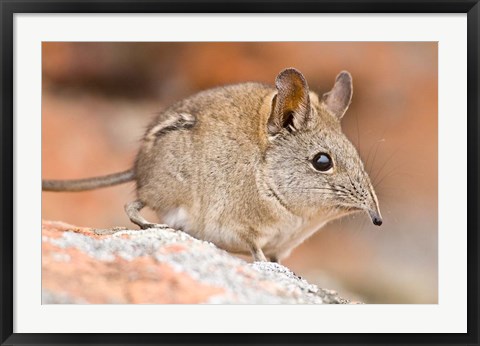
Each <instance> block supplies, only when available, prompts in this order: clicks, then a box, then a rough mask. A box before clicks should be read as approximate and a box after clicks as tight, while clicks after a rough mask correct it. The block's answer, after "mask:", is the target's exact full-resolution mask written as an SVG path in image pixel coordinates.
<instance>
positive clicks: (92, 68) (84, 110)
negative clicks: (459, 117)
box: [42, 42, 438, 303]
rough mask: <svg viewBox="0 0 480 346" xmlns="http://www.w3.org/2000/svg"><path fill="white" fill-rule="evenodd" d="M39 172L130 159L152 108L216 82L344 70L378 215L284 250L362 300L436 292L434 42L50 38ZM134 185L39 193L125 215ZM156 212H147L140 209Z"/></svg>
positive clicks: (326, 79)
mask: <svg viewBox="0 0 480 346" xmlns="http://www.w3.org/2000/svg"><path fill="white" fill-rule="evenodd" d="M42 59H43V61H42V69H43V79H42V81H43V85H42V177H43V178H44V179H74V178H84V177H90V176H96V175H103V174H108V173H113V172H117V171H121V170H125V169H127V168H129V167H131V165H132V163H133V160H134V158H135V154H136V150H137V149H138V147H139V140H140V139H141V137H142V135H143V132H144V129H145V127H146V126H147V124H148V123H149V121H150V120H151V119H152V118H153V116H154V115H155V113H156V112H158V111H160V110H162V109H163V108H165V107H167V106H168V105H169V104H171V103H173V102H175V101H177V100H179V99H181V98H184V97H186V96H189V95H191V94H193V93H195V92H197V91H199V90H202V89H206V88H209V87H214V86H218V85H222V84H231V83H237V82H245V81H260V82H266V83H270V84H273V82H274V80H275V77H276V75H277V74H278V72H280V71H281V70H282V69H284V68H286V67H295V68H297V69H299V70H300V71H301V72H302V73H303V74H304V75H305V77H306V78H307V81H308V83H309V86H310V89H311V90H313V91H316V92H318V93H319V94H322V93H324V92H327V91H328V90H329V89H330V88H331V86H332V85H333V82H334V79H335V76H336V75H337V73H338V72H340V71H341V70H348V71H349V72H350V73H351V74H352V76H353V86H354V93H353V102H352V105H351V106H350V108H349V110H348V112H347V114H346V115H345V117H344V119H343V129H344V132H345V133H346V134H347V136H348V137H349V138H350V140H351V141H352V142H353V143H354V144H355V145H356V147H357V148H358V149H359V151H360V155H361V156H362V158H363V160H364V162H365V164H366V167H367V171H368V172H369V173H370V177H371V178H372V181H373V182H374V185H375V188H376V191H377V195H378V197H379V201H380V206H381V209H382V213H383V217H384V223H383V225H382V226H381V227H376V226H373V225H372V224H371V222H370V220H369V219H368V217H367V216H366V215H364V214H358V215H355V216H352V217H347V218H344V219H341V220H338V221H335V222H333V223H331V224H329V225H327V226H326V227H324V228H323V229H322V230H321V231H319V232H317V233H316V234H315V235H314V236H312V237H311V238H310V239H308V240H307V241H306V242H305V243H304V244H302V245H301V246H299V247H298V248H296V249H295V250H294V251H293V253H292V255H291V256H290V257H289V258H288V259H287V260H285V261H284V263H283V264H285V265H286V266H287V267H289V268H290V269H292V270H293V271H294V272H295V273H296V274H298V275H300V276H302V277H304V278H305V279H307V280H308V281H310V282H311V283H315V284H317V285H319V286H321V287H324V288H330V289H335V290H337V291H339V293H340V295H341V296H343V297H345V298H351V299H356V300H361V301H364V302H366V303H437V299H438V289H437V283H438V282H437V281H438V270H437V266H438V258H437V254H438V248H437V240H438V235H437V226H438V225H437V216H438V215H437V182H438V181H437V83H438V79H437V78H438V77H437V67H438V65H437V62H438V57H437V44H436V43H434V42H341V43H333V42H331V43H330V42H305V43H303V42H298V43H278V42H272V43H264V42H254V43H253V42H241V43H74V42H71V43H60V42H59V43H56V42H45V43H43V47H42ZM134 190H135V187H134V184H133V183H130V184H124V185H119V186H116V187H112V188H106V189H99V190H94V191H89V192H81V193H51V192H43V193H42V217H43V218H44V219H48V220H62V221H65V222H68V223H72V224H76V225H79V226H89V227H96V228H108V227H113V226H128V227H133V225H132V224H131V223H130V221H129V220H128V218H127V216H126V215H125V213H124V211H123V205H124V203H126V202H128V201H131V200H132V199H133V198H134V196H135V194H134ZM142 213H143V214H144V215H145V216H146V217H147V219H148V218H150V219H154V218H155V216H154V214H153V213H152V212H149V211H147V210H145V211H144V212H142Z"/></svg>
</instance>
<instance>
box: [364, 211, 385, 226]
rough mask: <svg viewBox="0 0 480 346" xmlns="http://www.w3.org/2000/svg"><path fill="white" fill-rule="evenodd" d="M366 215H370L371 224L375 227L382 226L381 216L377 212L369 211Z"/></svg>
mask: <svg viewBox="0 0 480 346" xmlns="http://www.w3.org/2000/svg"><path fill="white" fill-rule="evenodd" d="M368 213H369V214H370V217H371V219H372V222H373V224H374V225H375V226H381V225H382V223H383V221H382V216H381V215H380V212H379V211H377V210H369V211H368Z"/></svg>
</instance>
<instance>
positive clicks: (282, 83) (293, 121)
mask: <svg viewBox="0 0 480 346" xmlns="http://www.w3.org/2000/svg"><path fill="white" fill-rule="evenodd" d="M275 86H276V88H277V94H276V95H275V97H274V98H273V101H272V112H271V114H270V118H269V120H268V132H269V133H270V134H276V133H278V132H280V131H282V130H283V129H286V130H288V131H295V130H298V129H300V128H301V127H303V126H304V125H305V123H306V122H307V120H308V117H309V115H310V96H309V90H308V84H307V81H306V80H305V77H304V76H303V75H302V74H301V73H300V71H298V70H296V69H294V68H288V69H285V70H283V71H282V72H280V73H279V74H278V76H277V78H276V80H275Z"/></svg>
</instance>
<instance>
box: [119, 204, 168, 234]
mask: <svg viewBox="0 0 480 346" xmlns="http://www.w3.org/2000/svg"><path fill="white" fill-rule="evenodd" d="M143 207H145V203H143V202H142V201H141V200H139V199H137V200H136V201H133V202H130V203H127V204H125V212H126V213H127V215H128V217H129V218H130V221H132V222H133V223H134V224H136V225H138V226H140V228H141V229H147V228H170V227H169V226H168V225H164V224H158V223H151V222H149V221H147V220H145V219H144V218H143V216H142V215H140V210H142V208H143Z"/></svg>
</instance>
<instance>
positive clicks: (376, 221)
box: [372, 217, 383, 226]
mask: <svg viewBox="0 0 480 346" xmlns="http://www.w3.org/2000/svg"><path fill="white" fill-rule="evenodd" d="M372 222H373V224H374V225H375V226H381V225H382V223H383V221H382V219H381V218H380V217H374V218H372Z"/></svg>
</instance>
